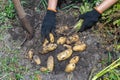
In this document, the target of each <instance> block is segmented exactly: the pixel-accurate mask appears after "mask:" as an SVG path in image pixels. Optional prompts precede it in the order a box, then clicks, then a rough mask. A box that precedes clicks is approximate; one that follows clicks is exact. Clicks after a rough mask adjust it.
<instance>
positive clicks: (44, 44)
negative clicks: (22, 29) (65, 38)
mask: <svg viewBox="0 0 120 80" xmlns="http://www.w3.org/2000/svg"><path fill="white" fill-rule="evenodd" d="M48 43H49V41H48V40H47V39H45V41H44V43H43V47H44V46H46V45H47V44H48Z"/></svg>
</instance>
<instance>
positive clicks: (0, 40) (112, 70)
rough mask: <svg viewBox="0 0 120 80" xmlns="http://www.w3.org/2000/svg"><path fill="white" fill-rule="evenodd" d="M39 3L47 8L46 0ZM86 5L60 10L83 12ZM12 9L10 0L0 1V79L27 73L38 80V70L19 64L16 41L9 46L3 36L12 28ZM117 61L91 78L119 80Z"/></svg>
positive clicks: (19, 79) (14, 79)
mask: <svg viewBox="0 0 120 80" xmlns="http://www.w3.org/2000/svg"><path fill="white" fill-rule="evenodd" d="M3 1H4V0H3ZM95 1H100V0H95ZM2 4H5V5H2ZM23 4H26V2H25V1H23ZM41 5H42V7H43V9H44V10H46V8H47V2H46V0H40V2H39V4H38V5H37V6H38V7H40V6H41ZM88 6H90V4H89V3H87V2H86V3H83V4H82V5H81V6H76V5H75V4H71V5H67V6H65V7H63V8H62V10H67V9H70V8H73V9H80V11H81V13H85V12H87V11H88V10H90V9H89V7H88ZM84 10H86V11H84ZM14 11H15V10H14V6H13V3H12V2H11V0H8V2H7V3H4V2H2V1H0V12H1V13H0V33H1V34H0V80H25V75H28V76H29V77H30V79H31V80H39V78H38V75H39V74H40V73H41V72H40V71H39V70H33V71H30V70H29V68H28V67H27V66H21V65H20V64H19V61H20V56H19V55H20V53H21V52H22V51H21V50H20V49H18V48H17V46H15V45H16V44H17V42H16V41H13V42H12V45H14V46H15V47H14V48H11V47H10V46H9V45H7V43H6V42H5V36H6V35H7V34H8V29H10V28H13V26H12V25H11V22H10V21H11V20H14V18H15V15H16V14H15V12H14ZM116 23H119V20H118V21H116V22H114V24H116ZM118 25H119V24H118ZM107 31H108V29H107ZM108 33H109V34H110V35H111V32H109V31H108ZM115 43H116V42H115ZM116 46H117V49H120V45H116ZM118 61H119V59H118V60H116V61H115V62H113V63H112V64H111V65H109V66H108V67H106V68H105V69H103V70H102V71H100V72H99V73H98V74H96V75H95V76H94V77H93V80H95V79H96V78H99V77H101V76H103V77H104V79H106V80H119V79H120V75H119V73H120V71H119V70H118V69H117V68H116V67H117V66H119V63H116V62H118ZM108 62H111V55H109V59H108ZM115 63H116V64H115ZM113 64H115V65H113ZM46 73H47V72H46Z"/></svg>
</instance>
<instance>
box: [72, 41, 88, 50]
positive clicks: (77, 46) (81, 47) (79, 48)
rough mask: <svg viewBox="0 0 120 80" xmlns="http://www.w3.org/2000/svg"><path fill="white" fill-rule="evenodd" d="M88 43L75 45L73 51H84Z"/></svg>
mask: <svg viewBox="0 0 120 80" xmlns="http://www.w3.org/2000/svg"><path fill="white" fill-rule="evenodd" d="M86 47H87V46H86V44H84V43H82V44H80V45H75V46H74V47H73V51H84V50H85V49H86Z"/></svg>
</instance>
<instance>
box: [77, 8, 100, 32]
mask: <svg viewBox="0 0 120 80" xmlns="http://www.w3.org/2000/svg"><path fill="white" fill-rule="evenodd" d="M100 17H101V14H100V13H99V12H97V11H96V10H95V9H93V10H92V11H89V12H87V13H85V14H82V15H80V16H79V19H83V20H84V21H83V24H82V26H81V28H80V30H79V31H78V32H83V31H85V30H87V29H90V28H92V26H93V25H94V24H95V23H96V22H97V21H98V20H99V18H100Z"/></svg>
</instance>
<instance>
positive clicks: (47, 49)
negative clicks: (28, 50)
mask: <svg viewBox="0 0 120 80" xmlns="http://www.w3.org/2000/svg"><path fill="white" fill-rule="evenodd" d="M56 48H57V44H52V43H50V44H48V45H47V46H44V47H43V50H42V52H41V53H42V54H45V53H48V52H50V51H53V50H55V49H56Z"/></svg>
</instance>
